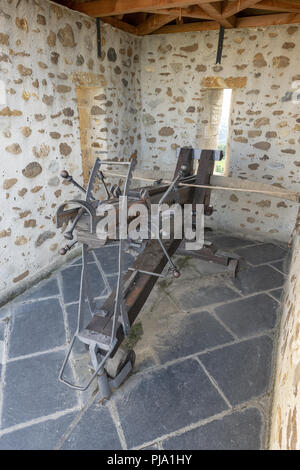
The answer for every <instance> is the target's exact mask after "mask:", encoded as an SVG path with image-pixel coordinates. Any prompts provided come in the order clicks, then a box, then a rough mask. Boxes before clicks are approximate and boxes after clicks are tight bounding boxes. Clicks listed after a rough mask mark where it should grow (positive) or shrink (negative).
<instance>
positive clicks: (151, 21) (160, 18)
mask: <svg viewBox="0 0 300 470" xmlns="http://www.w3.org/2000/svg"><path fill="white" fill-rule="evenodd" d="M177 17H178V15H159V14H154V15H151V16H149V18H147V19H146V21H144V22H143V23H141V24H139V25H138V26H137V34H139V35H141V36H145V35H146V34H151V33H153V31H156V30H157V29H159V28H161V27H162V26H164V25H166V24H168V23H170V22H171V21H173V20H175V19H176V18H177Z"/></svg>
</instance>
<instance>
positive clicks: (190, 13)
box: [147, 5, 211, 20]
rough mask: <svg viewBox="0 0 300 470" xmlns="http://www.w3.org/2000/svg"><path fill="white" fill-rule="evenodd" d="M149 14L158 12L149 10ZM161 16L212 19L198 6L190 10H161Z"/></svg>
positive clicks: (189, 8)
mask: <svg viewBox="0 0 300 470" xmlns="http://www.w3.org/2000/svg"><path fill="white" fill-rule="evenodd" d="M147 12H148V13H155V12H157V10H147ZM159 14H160V15H172V14H173V15H177V16H180V15H181V16H185V17H186V18H199V19H203V20H210V19H211V17H210V16H209V15H208V14H207V13H205V11H204V10H203V9H202V8H201V7H200V6H198V5H193V6H191V7H188V8H166V9H160V10H159Z"/></svg>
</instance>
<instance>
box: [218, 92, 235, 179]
mask: <svg viewBox="0 0 300 470" xmlns="http://www.w3.org/2000/svg"><path fill="white" fill-rule="evenodd" d="M231 96H232V90H231V89H230V88H226V89H224V90H223V100H222V112H221V116H220V123H219V124H220V127H219V135H218V150H223V152H224V158H223V160H221V161H220V162H216V164H215V171H214V172H215V173H216V174H219V175H222V174H224V172H225V168H226V166H227V165H226V164H225V161H226V160H227V159H228V153H229V151H228V150H229V149H228V134H229V117H230V109H231Z"/></svg>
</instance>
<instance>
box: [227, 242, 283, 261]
mask: <svg viewBox="0 0 300 470" xmlns="http://www.w3.org/2000/svg"><path fill="white" fill-rule="evenodd" d="M236 253H238V254H239V255H240V256H242V257H243V258H245V259H246V261H248V263H251V264H253V265H254V266H257V265H258V264H263V263H269V262H270V261H275V260H279V259H282V258H285V256H286V255H287V252H286V251H285V250H283V249H282V248H280V247H279V246H277V245H273V244H272V243H263V244H261V245H255V246H250V247H248V248H240V249H238V250H236Z"/></svg>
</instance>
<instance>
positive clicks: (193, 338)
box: [154, 311, 234, 362]
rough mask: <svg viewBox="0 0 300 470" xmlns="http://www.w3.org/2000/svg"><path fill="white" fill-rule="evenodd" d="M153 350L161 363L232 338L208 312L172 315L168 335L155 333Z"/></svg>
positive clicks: (226, 341)
mask: <svg viewBox="0 0 300 470" xmlns="http://www.w3.org/2000/svg"><path fill="white" fill-rule="evenodd" d="M157 338H158V339H157V344H155V346H154V350H155V352H156V354H157V355H158V357H159V359H160V361H161V362H167V361H173V360H174V359H178V358H180V357H185V356H189V355H191V354H196V353H197V352H200V351H202V350H204V349H207V348H212V347H214V346H217V345H219V344H224V343H228V342H230V341H232V340H233V339H234V338H233V336H232V335H231V334H230V333H228V331H226V330H225V328H224V327H223V326H222V325H221V324H220V323H219V322H218V321H217V320H215V318H214V317H213V316H212V315H211V314H210V313H208V312H205V311H203V312H200V313H192V314H189V315H180V316H179V315H173V316H172V317H171V318H170V326H169V334H167V335H166V334H164V335H163V336H160V335H159V332H158V333H157Z"/></svg>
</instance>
